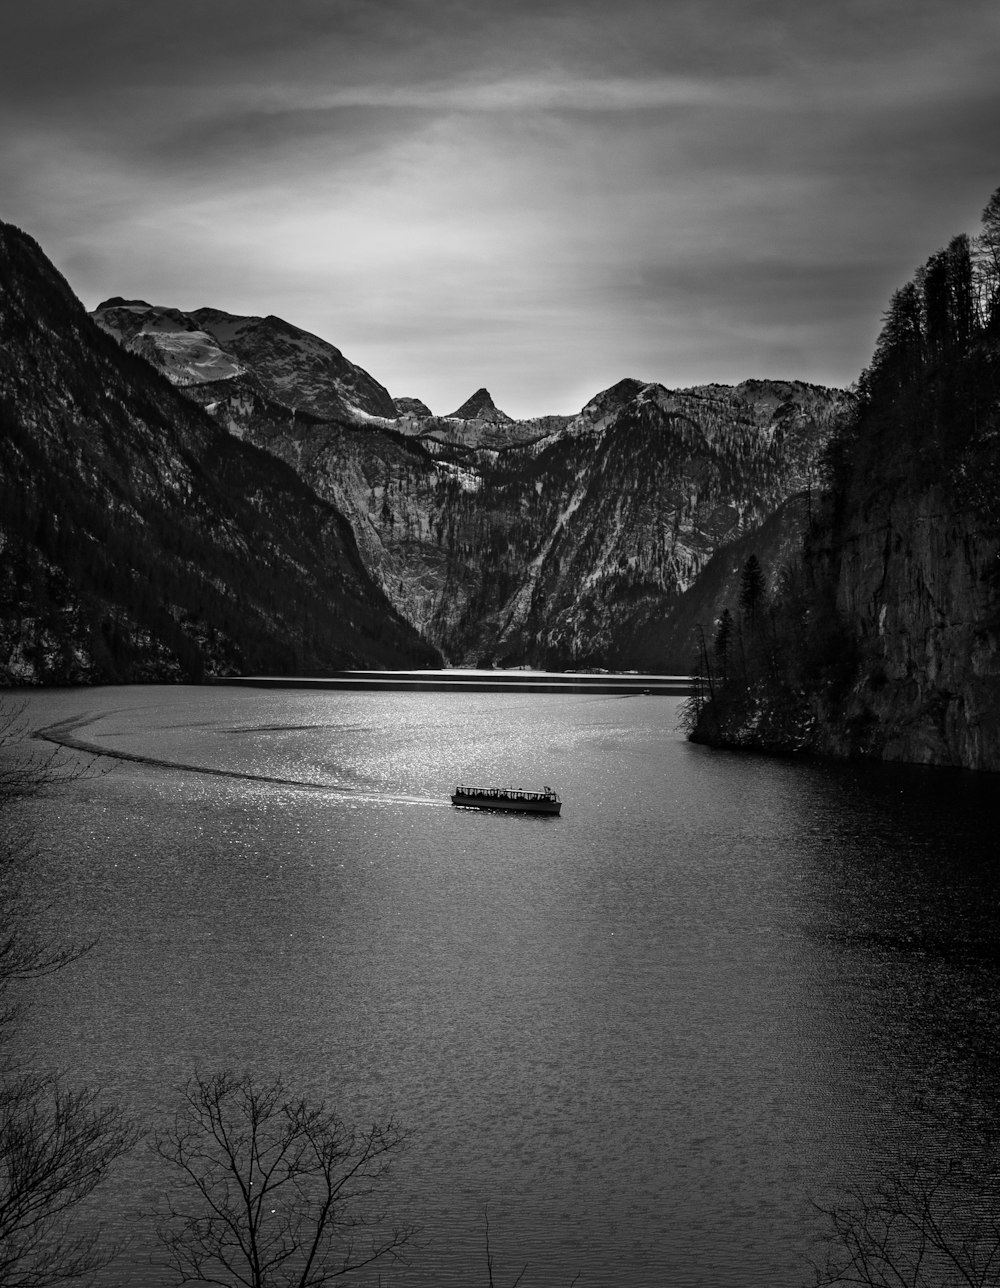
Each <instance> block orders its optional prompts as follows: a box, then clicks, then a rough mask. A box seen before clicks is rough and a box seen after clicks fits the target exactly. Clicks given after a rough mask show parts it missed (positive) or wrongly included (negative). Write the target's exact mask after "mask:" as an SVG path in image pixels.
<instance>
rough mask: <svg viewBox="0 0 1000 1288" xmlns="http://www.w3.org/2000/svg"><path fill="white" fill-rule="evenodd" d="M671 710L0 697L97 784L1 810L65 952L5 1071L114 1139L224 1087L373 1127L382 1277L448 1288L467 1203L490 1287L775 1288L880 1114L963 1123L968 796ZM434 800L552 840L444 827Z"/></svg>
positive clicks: (982, 790)
mask: <svg viewBox="0 0 1000 1288" xmlns="http://www.w3.org/2000/svg"><path fill="white" fill-rule="evenodd" d="M677 706H678V704H677V702H676V701H675V700H672V699H666V698H659V697H649V696H634V697H631V696H630V697H605V696H600V695H587V694H584V695H574V696H561V695H532V694H502V693H501V694H497V693H484V694H454V693H433V694H410V693H381V694H375V693H364V692H350V693H343V692H341V693H337V692H329V693H327V692H322V691H294V692H288V691H284V692H283V691H280V690H251V689H241V690H230V689H212V688H197V689H194V688H176V689H170V688H143V687H140V688H128V689H102V690H93V691H75V692H70V691H60V692H47V693H39V694H31V695H27V719H28V722H29V724H30V726H31V727H32V728H33V729H36V730H38V729H45V728H49V729H51V728H53V727H54V728H55V729H56V732H57V733H60V734H62V735H68V736H71V737H72V738H74V739H76V740H78V741H79V742H81V743H84V744H89V745H91V746H92V747H94V748H97V749H100V750H101V751H103V752H106V753H110V755H111V757H113V758H110V759H107V760H102V761H101V762H99V763H100V764H101V765H102V766H107V767H108V772H106V773H100V774H97V775H93V774H92V775H91V776H90V777H88V778H85V779H84V780H82V781H77V782H73V783H67V784H64V785H63V786H61V787H59V788H57V789H56V790H55V791H53V792H52V793H50V794H49V795H48V796H47V797H46V798H45V799H44V800H42V801H41V802H38V803H36V804H35V805H34V806H33V809H34V813H35V817H36V822H37V825H38V830H39V835H40V838H41V840H42V843H43V851H44V862H43V869H42V872H41V879H42V880H44V882H45V883H46V885H47V887H48V889H49V895H50V898H51V902H52V912H51V915H52V917H53V921H54V924H55V925H56V926H58V928H59V930H60V932H61V933H63V934H66V935H69V936H74V937H78V938H88V937H92V936H99V937H100V938H99V943H98V945H97V947H96V948H95V949H94V951H92V952H91V953H90V954H89V955H88V956H87V957H85V958H84V959H83V960H82V961H80V962H79V963H78V964H76V965H75V966H74V967H73V968H72V969H71V970H67V971H65V972H63V973H62V974H61V975H60V976H58V977H56V978H54V979H49V980H46V981H43V983H42V984H40V985H38V986H37V987H36V988H35V991H34V995H33V1007H32V1009H31V1012H30V1020H29V1024H28V1030H27V1032H26V1034H25V1041H26V1042H27V1043H30V1046H31V1049H32V1050H33V1051H34V1052H35V1057H34V1058H35V1060H36V1062H37V1063H38V1064H39V1065H41V1066H46V1067H48V1066H53V1067H59V1068H62V1069H64V1070H67V1071H70V1072H71V1073H72V1074H73V1076H74V1077H79V1078H82V1079H86V1080H88V1081H90V1082H95V1083H100V1084H102V1085H103V1086H105V1087H107V1088H108V1089H109V1090H111V1091H112V1092H114V1093H116V1094H117V1095H119V1096H120V1097H121V1098H122V1099H124V1100H125V1101H126V1102H127V1103H128V1104H129V1105H130V1106H132V1107H133V1108H134V1109H135V1111H136V1113H137V1114H138V1115H139V1116H140V1117H141V1118H142V1119H143V1121H145V1122H150V1123H153V1122H155V1121H156V1118H157V1115H158V1114H159V1113H161V1112H162V1111H163V1109H164V1107H165V1106H168V1105H169V1104H171V1103H172V1099H173V1090H172V1088H173V1087H174V1086H175V1085H176V1084H177V1083H178V1082H179V1081H181V1080H183V1079H184V1078H186V1077H187V1076H189V1074H190V1073H191V1072H192V1071H193V1070H194V1069H199V1070H201V1071H210V1070H212V1069H215V1068H217V1067H221V1066H226V1065H228V1066H234V1067H239V1068H242V1067H250V1068H254V1069H257V1070H260V1071H263V1072H269V1071H274V1070H278V1069H280V1070H281V1071H283V1072H284V1073H285V1075H286V1076H287V1077H288V1079H289V1080H290V1081H292V1082H294V1083H295V1084H296V1086H297V1087H300V1088H301V1089H302V1090H303V1092H305V1093H308V1094H315V1095H323V1096H326V1097H328V1098H329V1099H331V1100H333V1101H335V1102H336V1104H337V1105H338V1106H339V1107H340V1108H341V1109H342V1110H343V1112H344V1113H346V1114H347V1115H348V1116H350V1117H366V1116H368V1115H372V1114H375V1115H384V1114H388V1113H390V1112H391V1113H394V1114H396V1115H397V1116H398V1118H399V1119H400V1120H401V1121H402V1122H403V1123H404V1124H405V1125H406V1126H407V1127H408V1128H409V1129H410V1130H411V1133H412V1142H411V1146H410V1148H409V1151H408V1153H407V1154H406V1156H405V1158H404V1159H403V1161H402V1163H401V1165H400V1167H399V1169H398V1173H397V1196H398V1202H399V1205H400V1208H401V1209H402V1210H404V1211H405V1214H406V1215H407V1216H409V1217H410V1218H412V1219H413V1220H415V1221H417V1222H418V1223H419V1224H420V1225H421V1226H422V1227H423V1230H424V1242H425V1247H424V1249H423V1250H422V1251H421V1252H419V1253H418V1254H417V1255H416V1256H415V1257H414V1259H413V1261H412V1263H411V1265H410V1266H409V1267H408V1268H406V1269H402V1270H393V1271H392V1274H391V1278H390V1280H389V1282H391V1284H393V1285H398V1286H399V1288H423V1286H424V1285H429V1284H442V1285H455V1286H457V1285H460V1284H461V1285H475V1284H484V1285H485V1283H486V1282H487V1279H486V1267H485V1257H484V1250H483V1210H484V1206H485V1205H486V1204H487V1203H488V1204H489V1218H490V1230H491V1238H492V1243H493V1251H494V1253H495V1257H496V1264H495V1267H494V1272H495V1274H496V1275H497V1278H498V1282H499V1281H500V1280H502V1281H503V1282H509V1281H511V1280H512V1279H513V1278H514V1276H515V1275H516V1273H517V1271H518V1270H520V1268H521V1266H522V1265H524V1264H525V1263H527V1264H528V1267H529V1268H528V1273H527V1274H526V1276H525V1279H524V1280H523V1281H522V1282H523V1283H524V1284H525V1286H526V1288H527V1285H529V1284H536V1285H550V1284H551V1285H557V1284H568V1283H569V1282H570V1280H571V1279H572V1277H573V1275H574V1274H575V1273H576V1272H577V1271H581V1272H582V1279H581V1283H583V1284H586V1285H610V1284H627V1285H635V1286H636V1288H647V1286H648V1288H654V1286H656V1288H659V1285H663V1284H674V1285H680V1286H685V1285H701V1284H704V1285H713V1286H718V1288H730V1286H731V1288H736V1286H737V1285H739V1288H749V1286H752V1285H759V1286H760V1288H783V1286H784V1285H788V1286H789V1288H790V1286H791V1285H798V1284H804V1283H807V1282H810V1279H811V1276H810V1273H809V1271H808V1267H807V1266H806V1265H805V1263H804V1261H803V1256H804V1254H805V1253H806V1252H807V1251H808V1248H809V1245H810V1240H811V1238H812V1236H813V1234H814V1233H815V1230H816V1228H817V1227H816V1221H815V1217H814V1216H813V1214H812V1211H811V1208H810V1206H809V1200H810V1199H811V1198H818V1199H822V1198H824V1197H825V1196H828V1195H830V1194H831V1193H832V1192H833V1191H834V1189H835V1188H836V1186H837V1185H838V1184H841V1183H842V1182H844V1181H845V1180H847V1179H851V1178H853V1177H855V1176H858V1175H862V1174H863V1173H864V1172H865V1171H866V1169H868V1168H871V1167H874V1166H877V1165H878V1164H879V1162H880V1161H881V1160H883V1159H885V1158H887V1157H891V1155H892V1154H893V1152H894V1151H895V1150H897V1149H898V1148H901V1147H904V1146H905V1145H906V1144H907V1143H909V1142H910V1141H911V1139H913V1138H914V1133H916V1132H917V1131H919V1130H922V1129H921V1128H919V1127H918V1126H917V1125H916V1124H915V1121H914V1118H913V1116H912V1113H911V1112H910V1109H911V1106H912V1104H913V1102H914V1100H915V1098H920V1099H921V1101H922V1102H923V1103H924V1104H925V1105H926V1104H928V1103H929V1104H931V1105H933V1106H934V1107H935V1108H936V1109H939V1110H941V1111H942V1112H947V1113H953V1112H957V1115H958V1116H959V1117H960V1118H963V1119H965V1120H967V1121H978V1120H980V1119H983V1118H989V1117H990V1116H991V1115H992V1114H993V1113H994V1112H995V1111H994V1106H995V1104H996V1103H997V1091H998V1087H997V1068H998V1061H997V1059H996V1054H997V1053H996V1051H995V1044H996V1039H995V1034H996V1033H997V1032H998V1031H1000V1025H998V1020H1000V1015H998V1010H1000V1002H998V997H1000V995H998V988H997V985H998V974H997V967H996V965H995V962H996V953H995V949H996V947H997V944H998V940H1000V903H998V899H1000V882H998V876H997V868H996V862H995V858H996V852H997V844H996V839H995V838H996V835H997V824H998V822H1000V811H998V808H997V796H998V795H1000V790H998V789H1000V782H998V781H997V779H996V778H994V777H992V776H983V777H979V778H976V777H974V776H966V775H960V774H953V773H949V772H946V771H936V772H935V771H923V770H917V769H895V770H892V769H873V768H871V767H868V768H862V767H852V766H844V765H833V764H824V763H822V762H815V761H814V762H808V761H803V762H792V761H787V760H777V759H766V758H760V757H755V756H737V755H732V754H726V753H717V752H711V751H708V750H706V749H703V748H697V747H693V746H691V745H689V744H687V743H686V742H685V741H684V740H683V737H682V735H681V734H680V733H679V732H678V731H677V727H676V721H677ZM74 754H75V753H74ZM205 771H211V772H205ZM460 779H464V780H466V781H473V780H479V781H481V782H484V783H492V784H512V785H520V786H541V785H542V784H543V783H551V784H552V785H553V786H554V787H556V789H557V790H558V791H559V792H560V794H561V796H562V798H563V800H564V806H563V815H562V817H560V818H557V819H553V818H531V817H517V816H509V817H505V816H503V815H493V814H487V813H480V812H477V811H468V810H456V809H453V808H451V807H450V805H449V804H448V795H449V792H450V791H451V789H452V788H453V786H454V785H455V783H456V782H457V781H458V780H460ZM945 1143H947V1142H945ZM154 1163H155V1160H154V1159H153V1158H152V1156H151V1155H150V1154H149V1152H148V1151H144V1150H142V1149H140V1150H139V1151H138V1152H137V1154H136V1155H135V1156H134V1157H133V1158H132V1159H131V1160H130V1161H129V1163H128V1165H127V1167H125V1168H124V1169H123V1170H122V1171H121V1172H120V1174H119V1176H118V1178H117V1179H116V1180H115V1181H113V1182H112V1183H111V1184H110V1185H109V1187H108V1188H107V1189H106V1190H105V1191H104V1198H103V1203H102V1210H103V1215H105V1216H106V1217H108V1219H109V1220H110V1221H111V1222H112V1223H113V1224H114V1225H115V1226H116V1228H118V1229H119V1230H122V1231H127V1232H129V1233H130V1234H132V1235H133V1244H132V1247H131V1249H130V1250H129V1252H128V1253H127V1254H126V1257H125V1259H124V1261H123V1262H122V1264H121V1266H120V1269H119V1279H120V1280H121V1281H122V1282H128V1283H132V1284H150V1285H157V1284H160V1283H165V1282H166V1279H165V1278H164V1277H162V1276H161V1275H160V1274H158V1272H156V1271H155V1270H153V1269H151V1268H150V1267H149V1265H148V1251H149V1247H150V1243H149V1236H148V1226H147V1223H146V1222H145V1221H144V1220H143V1218H142V1217H141V1216H140V1215H138V1213H139V1212H141V1210H142V1209H143V1208H144V1207H148V1206H149V1205H150V1204H151V1203H152V1202H153V1200H154V1199H155V1196H156V1193H157V1192H158V1190H160V1189H161V1188H162V1187H163V1184H164V1178H163V1174H162V1172H160V1171H159V1170H158V1169H157V1166H156V1165H154Z"/></svg>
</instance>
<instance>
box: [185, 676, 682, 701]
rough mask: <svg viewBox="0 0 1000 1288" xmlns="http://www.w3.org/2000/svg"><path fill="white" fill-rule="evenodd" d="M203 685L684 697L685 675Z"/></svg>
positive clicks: (270, 680) (229, 679) (289, 679)
mask: <svg viewBox="0 0 1000 1288" xmlns="http://www.w3.org/2000/svg"><path fill="white" fill-rule="evenodd" d="M205 683H206V684H211V685H220V686H225V685H233V686H243V687H249V688H260V689H368V690H373V691H383V692H406V691H412V692H424V693H428V692H447V691H454V692H458V693H504V692H509V693H605V694H618V695H625V694H637V695H647V696H655V697H687V696H688V695H689V694H691V693H692V692H693V686H692V681H691V679H690V677H689V676H686V675H640V674H636V673H632V672H629V673H615V672H607V673H593V672H582V671H581V672H572V671H476V670H459V669H456V670H453V671H451V670H448V671H335V672H333V673H332V674H331V675H328V676H315V677H309V676H284V675H241V676H210V677H209V676H207V677H206V678H205Z"/></svg>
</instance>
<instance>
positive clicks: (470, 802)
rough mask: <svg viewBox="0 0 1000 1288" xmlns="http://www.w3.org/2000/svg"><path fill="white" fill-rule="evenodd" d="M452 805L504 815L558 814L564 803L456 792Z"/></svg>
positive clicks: (550, 800) (543, 799) (542, 798)
mask: <svg viewBox="0 0 1000 1288" xmlns="http://www.w3.org/2000/svg"><path fill="white" fill-rule="evenodd" d="M451 803H452V805H460V806H464V807H465V808H466V809H490V810H497V811H500V812H502V813H504V814H558V813H559V811H560V809H561V808H562V802H561V801H558V800H552V799H551V798H549V799H547V798H545V797H541V796H539V797H536V798H534V799H532V798H531V797H516V796H515V797H510V796H500V795H496V796H486V795H480V794H479V793H477V792H455V793H454V795H453V796H452V798H451Z"/></svg>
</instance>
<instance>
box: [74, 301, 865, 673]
mask: <svg viewBox="0 0 1000 1288" xmlns="http://www.w3.org/2000/svg"><path fill="white" fill-rule="evenodd" d="M92 316H93V319H94V321H95V322H96V323H97V324H98V325H99V326H100V327H101V328H102V329H103V330H104V331H106V332H107V333H109V334H111V335H113V336H114V337H115V338H116V339H117V340H118V341H119V342H120V343H121V345H122V346H123V347H124V348H125V349H126V350H127V351H130V352H133V353H137V354H141V355H142V356H143V357H144V358H146V359H147V360H148V361H149V362H150V363H152V364H153V365H154V366H155V367H156V368H157V369H158V370H159V371H160V372H162V373H163V375H164V376H166V377H167V379H169V380H170V382H171V383H172V384H173V385H174V387H175V388H176V389H177V390H178V391H179V392H180V393H182V394H183V395H184V397H186V398H187V399H189V400H190V401H192V402H194V403H197V404H199V405H200V406H201V407H203V408H204V409H205V411H206V412H207V413H208V414H209V415H210V416H211V417H212V418H213V419H214V420H215V421H216V422H217V423H218V424H219V425H221V426H224V427H225V429H226V430H227V431H228V432H229V433H230V434H231V435H233V436H234V437H235V438H238V439H240V440H242V441H243V442H245V443H250V444H253V445H254V446H256V447H259V448H262V449H264V450H265V451H267V452H269V453H270V454H271V455H273V456H274V457H277V458H278V459H280V460H282V461H284V462H286V463H287V464H288V465H290V466H291V467H292V468H293V469H294V470H295V472H296V473H297V474H298V476H299V477H300V478H301V479H302V480H303V481H304V482H305V483H306V484H307V485H308V486H309V488H310V489H311V490H312V491H313V492H314V493H315V494H316V495H317V496H318V497H320V498H322V499H323V500H324V501H327V502H329V503H331V504H332V505H334V506H335V507H336V508H337V509H338V510H339V511H340V512H341V513H342V514H343V515H344V516H345V517H346V519H347V521H348V523H349V524H350V527H351V531H352V533H353V535H354V538H355V541H356V542H357V546H358V550H359V552H360V554H361V558H362V560H363V562H364V564H365V567H366V569H367V570H368V572H369V573H370V574H371V576H372V577H373V579H374V580H375V582H376V583H377V585H378V586H379V587H380V588H381V590H382V591H383V592H384V594H385V596H386V598H387V599H388V600H389V602H390V603H391V604H392V606H393V608H394V609H395V610H396V611H397V612H398V614H399V615H400V616H401V617H402V618H403V619H405V620H406V621H407V622H409V623H410V624H411V625H412V626H413V627H414V628H415V629H416V631H418V632H419V634H420V636H421V637H422V638H423V639H424V640H425V641H426V642H427V643H428V644H430V645H432V646H433V647H434V648H436V649H438V650H440V652H441V654H442V656H443V657H444V658H445V659H446V660H447V661H448V662H450V663H454V664H466V665H472V664H476V665H500V666H504V665H507V666H509V665H522V664H529V665H536V666H545V667H556V668H565V667H595V666H601V667H651V668H653V669H657V670H664V669H670V670H680V671H686V670H687V669H688V666H689V665H690V659H691V641H690V638H689V637H688V635H689V633H685V636H684V637H683V638H679V637H676V633H675V636H674V637H672V636H671V630H670V619H671V614H672V611H673V610H674V608H675V607H676V605H677V604H678V602H679V601H680V599H681V597H682V596H683V595H684V594H685V592H688V591H690V590H691V589H692V587H694V586H695V584H696V583H697V580H698V577H699V574H700V573H701V571H702V569H703V568H704V566H705V565H706V563H707V562H708V560H709V559H710V558H711V556H712V555H713V554H714V553H715V552H716V551H718V550H720V549H721V548H723V547H725V546H726V545H727V543H729V542H732V541H733V540H734V539H737V538H739V537H740V536H742V535H744V534H745V533H747V532H750V531H753V530H755V529H758V528H759V527H760V526H761V524H763V523H764V522H765V521H766V520H768V519H769V518H771V517H772V516H773V515H774V514H775V512H776V511H778V510H779V509H781V507H782V506H783V505H784V503H785V502H787V501H788V500H789V498H791V497H793V496H794V495H796V494H798V493H802V492H803V491H805V490H806V489H808V488H809V487H810V486H811V484H812V483H813V482H814V481H815V475H816V470H817V462H818V459H819V455H820V453H821V451H822V449H823V446H824V445H825V443H826V441H827V439H828V437H829V435H830V432H831V430H832V428H833V426H834V424H835V422H836V420H837V417H838V414H839V412H840V410H841V408H842V405H843V395H842V394H841V393H840V392H839V391H837V390H830V389H824V388H819V387H816V386H812V385H807V384H803V383H800V382H795V381H787V382H783V381H747V382H745V383H744V384H741V385H739V386H737V387H735V388H730V387H726V386H707V387H702V388H694V389H685V390H668V389H665V388H664V387H662V386H661V385H657V384H649V383H644V382H642V381H640V380H636V379H624V380H622V381H620V382H619V383H618V384H616V385H614V386H613V387H612V388H610V389H607V390H604V391H602V392H600V393H598V394H597V395H596V396H595V397H594V398H593V399H591V401H590V402H588V403H587V405H586V406H585V407H584V408H583V409H582V410H581V411H580V412H579V414H578V415H576V416H546V417H539V418H538V419H534V420H527V421H523V420H522V421H517V420H514V419H512V418H511V417H509V416H507V415H506V414H505V413H504V412H503V411H501V410H500V409H498V408H497V407H496V406H495V404H494V402H493V399H492V397H491V396H490V394H489V393H488V392H487V391H486V390H485V389H480V390H478V391H477V392H476V393H474V394H473V395H472V396H471V397H470V398H469V399H468V400H467V401H466V402H465V403H464V404H463V405H462V406H461V407H459V408H458V409H456V410H455V411H453V412H451V413H450V414H448V415H434V414H433V413H432V412H431V411H430V409H429V408H427V407H426V406H425V405H424V404H422V403H421V402H419V400H417V399H413V398H408V397H403V396H401V397H396V398H394V397H392V396H391V395H390V394H389V392H388V391H387V390H386V389H385V388H384V387H383V386H382V385H380V384H379V383H378V382H377V381H376V380H374V379H373V378H372V377H371V376H370V375H368V374H367V373H366V372H364V371H362V370H361V369H360V368H358V367H357V366H355V365H354V364H353V363H351V362H350V361H349V360H348V359H347V358H345V357H344V355H343V354H341V353H340V351H339V350H338V349H336V348H335V347H334V346H333V345H331V344H328V343H327V342H326V341H324V340H322V339H320V338H319V337H317V336H313V335H310V334H308V333H307V332H304V331H301V330H299V329H298V328H296V327H294V326H292V325H290V324H289V323H287V322H285V321H283V320H281V319H279V318H275V317H266V318H254V317H235V316H232V315H230V314H227V313H222V312H220V311H219V310H215V309H207V308H205V309H198V310H196V311H194V312H191V313H184V312H181V311H180V310H177V309H173V308H169V307H163V306H158V305H151V304H147V303H146V302H144V301H139V300H131V301H126V300H121V299H112V300H109V301H107V302H105V303H104V304H102V305H100V306H99V307H98V308H97V309H96V310H95V311H94V313H93V315H92ZM788 514H789V522H792V523H794V522H795V520H796V519H797V518H798V512H797V511H788Z"/></svg>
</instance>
